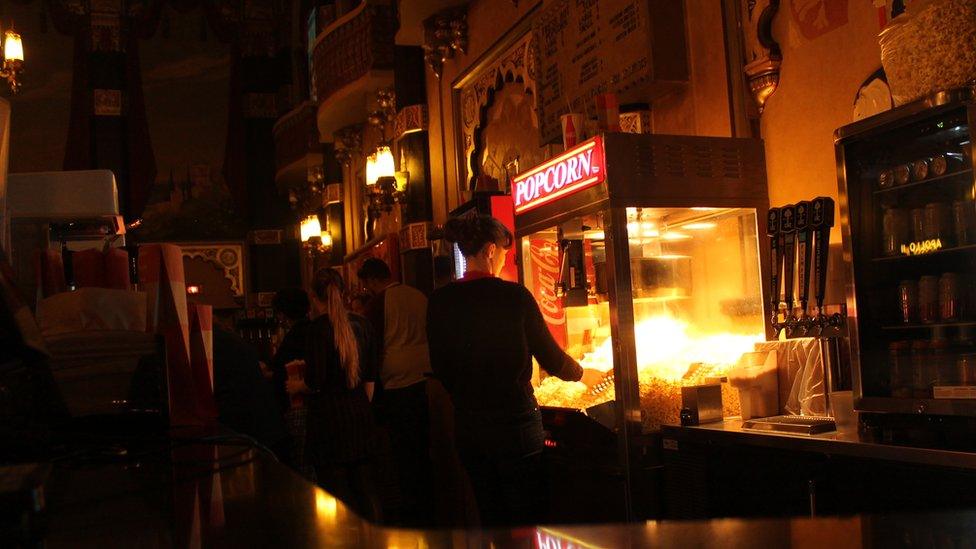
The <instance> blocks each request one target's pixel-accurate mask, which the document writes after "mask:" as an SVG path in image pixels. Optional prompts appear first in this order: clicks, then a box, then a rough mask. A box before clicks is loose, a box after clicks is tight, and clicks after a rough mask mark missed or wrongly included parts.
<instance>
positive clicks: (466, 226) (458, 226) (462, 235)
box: [444, 217, 472, 242]
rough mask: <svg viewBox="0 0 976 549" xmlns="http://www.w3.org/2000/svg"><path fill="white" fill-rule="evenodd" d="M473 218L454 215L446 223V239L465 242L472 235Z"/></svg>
mask: <svg viewBox="0 0 976 549" xmlns="http://www.w3.org/2000/svg"><path fill="white" fill-rule="evenodd" d="M471 229H472V227H471V220H470V219H466V218H462V217H452V218H450V219H448V220H447V221H446V222H445V223H444V239H445V240H447V241H448V242H464V241H466V240H468V239H470V237H471V233H472V230H471Z"/></svg>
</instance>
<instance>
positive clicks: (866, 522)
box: [33, 427, 976, 549]
mask: <svg viewBox="0 0 976 549" xmlns="http://www.w3.org/2000/svg"><path fill="white" fill-rule="evenodd" d="M710 430H711V431H713V432H716V433H720V432H722V431H721V429H716V428H714V427H713V428H711V429H710ZM686 431H687V430H686ZM691 431H695V430H691ZM696 432H707V430H704V429H698V430H697V431H696ZM731 432H732V431H729V433H731ZM47 487H48V511H47V516H46V518H45V519H43V520H42V524H41V526H40V527H39V528H38V529H37V530H36V535H35V539H34V540H33V541H34V542H36V543H38V545H41V544H43V545H44V546H46V547H50V548H57V547H89V546H90V547H105V546H112V547H115V546H136V545H138V546H150V547H188V546H204V547H225V546H233V547H264V546H268V547H311V546H327V547H400V548H414V547H416V548H420V547H458V548H468V547H472V548H473V547H488V546H492V545H493V546H496V547H532V548H547V549H548V548H555V547H560V548H566V547H581V548H584V547H663V546H677V547H722V548H729V547H756V546H769V547H783V546H797V543H800V542H802V543H800V545H802V546H804V547H822V546H835V547H884V546H891V543H890V542H891V541H896V542H897V543H905V541H904V540H919V543H922V544H923V545H924V544H925V543H924V542H925V540H930V539H935V540H959V543H962V541H964V540H967V539H968V540H971V539H974V538H976V511H953V512H942V513H937V514H920V515H915V514H913V515H904V516H895V515H891V516H852V517H834V518H816V519H810V518H775V519H745V520H743V519H716V520H706V521H688V522H679V521H647V522H639V523H631V524H608V525H593V526H578V525H573V526H547V527H534V526H533V527H526V528H516V529H511V530H496V531H479V530H404V529H397V528H388V527H384V526H380V525H376V524H371V523H369V522H366V521H364V520H362V519H360V518H359V517H358V516H356V515H355V514H354V513H352V512H351V511H350V510H349V509H348V508H347V507H346V506H345V505H343V504H342V503H341V502H340V501H338V500H336V499H335V498H334V497H332V496H331V495H329V494H328V493H326V492H325V491H323V490H321V489H320V488H317V487H316V486H314V485H312V484H310V483H308V482H306V481H305V480H304V479H303V478H301V477H299V476H298V475H297V474H295V473H293V472H292V471H291V470H290V469H288V468H286V467H284V466H282V465H280V464H278V463H277V462H275V461H273V460H272V459H271V458H270V457H267V456H266V455H265V454H263V453H261V452H260V451H256V450H253V449H251V448H249V447H246V446H241V445H233V444H217V443H204V442H200V443H193V442H184V443H181V444H179V445H173V447H171V448H163V449H162V450H161V451H160V452H149V451H144V452H142V453H141V454H133V453H130V455H129V456H128V457H127V458H126V459H124V460H119V459H117V458H113V459H111V460H109V461H105V462H102V463H98V462H89V461H85V462H83V463H79V462H77V461H73V462H72V461H71V460H69V462H65V463H59V464H57V465H56V466H55V467H54V471H53V473H52V475H51V477H50V478H49V480H48V483H47ZM959 543H955V545H946V546H959Z"/></svg>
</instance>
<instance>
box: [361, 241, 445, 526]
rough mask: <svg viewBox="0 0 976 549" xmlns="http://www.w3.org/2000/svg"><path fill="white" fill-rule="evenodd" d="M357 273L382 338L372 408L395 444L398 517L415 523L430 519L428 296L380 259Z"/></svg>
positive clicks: (369, 314)
mask: <svg viewBox="0 0 976 549" xmlns="http://www.w3.org/2000/svg"><path fill="white" fill-rule="evenodd" d="M356 275H357V276H358V277H359V279H360V280H361V281H362V282H363V284H364V286H365V287H366V289H367V290H369V292H370V293H371V294H373V297H372V299H371V300H370V302H369V305H368V306H367V308H366V317H367V318H368V319H369V320H370V322H371V323H372V326H373V331H374V332H375V333H376V336H377V337H376V339H377V341H378V342H379V343H380V357H381V362H380V371H379V378H380V384H381V387H382V388H381V390H379V391H377V396H376V400H375V401H374V405H375V406H374V409H375V410H376V411H377V419H378V420H379V421H380V423H381V424H382V425H383V426H385V427H386V429H387V431H388V433H389V437H390V443H391V447H392V449H393V457H394V460H395V462H396V471H397V478H398V479H399V481H400V488H401V490H402V492H403V496H404V499H405V505H404V507H403V510H402V514H403V516H402V517H401V518H402V519H403V520H404V521H406V522H408V523H412V524H419V523H420V522H421V521H423V520H424V519H425V518H426V519H429V518H430V515H431V512H432V509H431V496H430V493H431V486H430V482H431V479H430V417H429V410H428V402H427V377H426V376H427V375H428V374H429V373H430V358H429V356H428V353H427V329H426V327H427V296H425V295H424V294H423V293H422V292H421V291H420V290H417V289H416V288H413V287H410V286H407V285H406V284H401V283H400V282H398V281H396V280H393V275H392V273H391V272H390V268H389V266H387V264H386V263H385V262H383V260H382V259H377V258H369V259H367V260H366V261H364V262H363V264H362V266H361V267H360V268H359V271H358V272H357V273H356Z"/></svg>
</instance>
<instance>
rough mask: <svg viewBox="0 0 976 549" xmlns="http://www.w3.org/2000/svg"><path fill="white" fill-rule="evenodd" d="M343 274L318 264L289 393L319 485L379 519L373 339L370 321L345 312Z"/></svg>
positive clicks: (367, 514) (370, 517) (308, 457)
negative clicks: (300, 374)
mask: <svg viewBox="0 0 976 549" xmlns="http://www.w3.org/2000/svg"><path fill="white" fill-rule="evenodd" d="M343 288H344V284H343V282H342V277H341V276H340V275H339V273H338V272H336V271H335V270H333V269H328V268H325V269H319V271H318V272H316V273H315V277H314V279H313V280H312V309H313V311H314V314H315V315H316V318H315V320H313V321H312V323H311V324H310V326H309V328H308V333H307V340H306V347H305V361H306V363H307V370H306V372H305V378H304V379H289V380H288V381H287V390H288V393H289V394H290V395H294V394H296V393H303V394H305V395H306V396H305V403H306V404H305V405H306V406H307V407H308V435H307V441H306V446H305V449H306V452H307V456H306V458H307V459H309V460H310V461H311V463H312V464H313V465H314V468H315V474H316V477H317V478H318V481H319V483H320V484H321V485H322V486H323V487H324V488H325V489H326V490H328V491H329V492H330V493H332V495H334V496H336V497H338V498H339V499H341V500H343V501H344V502H345V503H346V504H348V505H350V506H351V507H352V508H353V509H355V510H356V512H358V513H359V514H360V515H362V516H364V517H365V518H367V519H371V520H379V519H380V518H381V516H382V515H381V513H380V498H379V494H378V492H377V489H376V486H375V483H374V478H373V474H374V465H375V459H376V450H377V447H376V445H377V436H378V432H377V429H376V424H375V422H374V420H373V412H372V409H371V408H370V403H369V401H370V398H372V393H373V386H374V383H375V382H376V378H377V364H376V357H377V356H378V355H377V352H376V343H375V340H374V336H373V333H372V329H371V328H370V326H369V322H368V321H367V320H366V319H365V318H363V317H361V316H359V315H355V314H350V313H349V312H348V311H347V310H346V306H345V303H344V295H343Z"/></svg>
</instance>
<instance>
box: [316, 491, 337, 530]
mask: <svg viewBox="0 0 976 549" xmlns="http://www.w3.org/2000/svg"><path fill="white" fill-rule="evenodd" d="M315 516H316V517H317V518H318V520H319V522H321V523H323V524H324V525H327V526H335V524H336V518H337V517H338V516H339V500H337V499H336V498H334V497H332V496H330V495H329V494H328V493H326V492H325V491H324V490H322V489H321V488H319V489H316V490H315Z"/></svg>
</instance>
